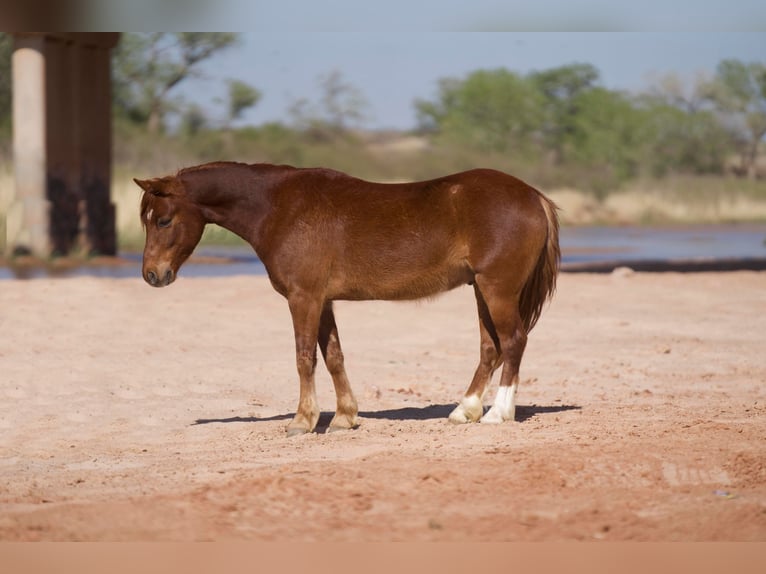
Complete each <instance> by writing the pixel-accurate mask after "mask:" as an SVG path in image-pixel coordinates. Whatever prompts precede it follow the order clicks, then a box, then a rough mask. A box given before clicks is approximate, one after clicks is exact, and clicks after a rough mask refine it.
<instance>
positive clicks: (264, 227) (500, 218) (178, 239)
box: [135, 162, 561, 435]
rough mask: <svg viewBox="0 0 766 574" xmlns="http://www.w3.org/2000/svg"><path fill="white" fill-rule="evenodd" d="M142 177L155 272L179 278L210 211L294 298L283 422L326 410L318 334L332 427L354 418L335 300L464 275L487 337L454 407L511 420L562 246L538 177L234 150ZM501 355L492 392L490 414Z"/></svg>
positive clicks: (147, 258)
mask: <svg viewBox="0 0 766 574" xmlns="http://www.w3.org/2000/svg"><path fill="white" fill-rule="evenodd" d="M135 182H136V183H137V184H138V185H139V186H140V187H141V188H142V189H143V190H144V192H145V193H144V195H143V198H142V200H141V220H142V222H143V224H144V226H145V228H146V246H145V249H144V259H143V276H144V279H145V280H146V282H147V283H149V284H150V285H153V286H154V287H164V286H166V285H169V284H170V283H172V282H173V281H174V280H175V278H176V274H177V273H178V269H179V267H181V264H182V263H183V262H184V261H185V260H186V259H187V258H188V257H189V255H190V254H191V253H192V251H193V250H194V248H195V247H196V245H197V243H198V242H199V240H200V237H201V236H202V231H203V229H204V227H205V225H206V224H208V223H215V224H218V225H220V226H222V227H225V228H226V229H228V230H230V231H232V232H234V233H236V234H237V235H239V236H240V237H242V238H243V239H244V240H245V241H247V242H248V243H250V245H252V247H253V249H255V252H256V254H257V255H258V257H259V258H260V260H261V261H262V262H263V264H264V266H265V267H266V271H267V272H268V276H269V279H270V280H271V284H272V285H273V286H274V289H276V290H277V291H278V292H279V293H281V294H282V295H283V296H284V297H285V298H287V303H288V305H289V307H290V313H291V315H292V319H293V328H294V330H295V350H296V359H297V366H298V375H299V377H300V399H299V401H298V409H297V412H296V414H295V417H294V418H293V420H292V421H291V422H290V424H289V425H288V427H287V432H288V434H289V435H294V434H301V433H306V432H311V431H312V430H313V429H314V427H315V426H316V424H317V421H318V419H319V407H318V405H317V401H316V393H315V390H314V370H315V366H316V347H317V343H319V348H320V350H321V352H322V356H323V357H324V361H325V364H326V365H327V369H328V371H329V372H330V375H331V376H332V380H333V384H334V386H335V393H336V396H337V408H336V411H335V416H334V418H333V419H332V421H331V423H330V428H329V430H338V429H349V428H354V427H355V426H356V425H357V403H356V399H355V398H354V395H353V393H352V392H351V388H350V386H349V382H348V378H347V377H346V371H345V368H344V366H343V353H342V352H341V347H340V340H339V338H338V329H337V327H336V325H335V316H334V314H333V306H332V302H333V301H334V300H370V299H388V300H406V299H418V298H421V297H428V296H431V295H435V294H436V293H439V292H442V291H446V290H449V289H453V288H455V287H457V286H459V285H465V284H468V285H473V288H474V293H475V295H476V303H477V305H478V310H479V331H480V334H481V347H480V349H481V351H480V359H479V366H478V367H477V368H476V373H475V374H474V376H473V380H472V381H471V384H470V386H469V387H468V390H467V391H466V393H465V396H464V397H463V399H462V401H461V402H460V403H459V404H458V405H457V407H456V408H455V410H454V411H453V412H452V413H451V414H450V416H449V419H450V420H451V421H452V422H455V423H465V422H471V421H478V420H479V419H481V422H488V423H499V422H502V421H505V420H513V418H514V412H515V395H516V388H517V386H518V380H519V379H518V374H519V364H520V363H521V356H522V354H523V353H524V348H525V346H526V342H527V333H529V331H530V330H531V329H532V327H533V326H534V325H535V323H536V322H537V319H538V317H539V316H540V312H541V310H542V307H543V305H544V303H545V302H546V300H547V299H548V298H549V297H550V296H552V294H553V292H554V290H555V285H556V276H557V273H558V267H559V261H560V257H561V255H560V250H559V242H558V229H559V226H558V218H557V216H556V206H555V205H554V204H553V203H552V202H551V201H550V200H549V199H547V198H546V197H545V196H544V195H543V194H542V193H540V192H539V191H537V190H536V189H534V188H533V187H531V186H529V185H527V184H526V183H524V182H523V181H521V180H519V179H516V178H515V177H512V176H510V175H507V174H505V173H502V172H498V171H493V170H486V169H477V170H471V171H466V172H463V173H458V174H454V175H448V176H446V177H441V178H439V179H433V180H430V181H420V182H415V183H397V184H380V183H371V182H367V181H363V180H360V179H356V178H354V177H351V176H348V175H345V174H343V173H339V172H337V171H332V170H329V169H297V168H293V167H289V166H275V165H266V164H255V165H246V164H240V163H231V162H216V163H209V164H205V165H200V166H196V167H190V168H186V169H182V170H181V171H179V172H178V173H177V174H176V175H174V176H167V177H162V178H157V179H149V180H143V181H139V180H135ZM500 365H503V370H502V375H501V378H500V384H499V388H498V391H497V396H496V398H495V401H494V403H493V405H492V407H491V408H490V409H489V410H488V411H487V413H486V414H483V403H482V398H483V396H484V392H485V391H486V389H487V386H488V383H489V381H490V378H491V376H492V373H493V372H494V371H495V370H496V369H497V368H498V367H499V366H500ZM482 415H483V416H482Z"/></svg>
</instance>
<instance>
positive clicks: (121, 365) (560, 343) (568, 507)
mask: <svg viewBox="0 0 766 574" xmlns="http://www.w3.org/2000/svg"><path fill="white" fill-rule="evenodd" d="M336 315H337V318H338V324H339V329H340V334H341V339H342V342H343V346H344V350H345V354H346V364H347V369H348V372H349V376H350V378H351V381H352V385H353V386H354V390H355V392H356V395H357V398H358V399H359V403H360V409H361V411H362V424H361V426H360V427H359V428H358V429H357V430H354V431H348V432H340V433H330V434H325V433H324V429H325V428H326V425H327V424H328V422H329V419H330V413H329V411H330V410H331V409H332V407H333V405H334V397H333V394H332V385H331V383H330V380H329V377H328V376H327V375H326V373H325V372H324V370H323V365H321V363H320V366H319V369H318V379H317V387H318V393H319V399H320V404H321V405H322V407H323V409H324V410H325V411H326V413H325V414H324V415H323V416H322V419H321V420H320V428H319V432H317V433H313V434H310V435H306V436H303V437H297V438H287V437H286V436H285V432H284V429H285V426H286V424H287V422H288V420H289V418H290V417H291V416H292V412H293V409H294V408H295V404H296V402H297V396H298V388H297V377H296V375H295V373H294V358H293V342H292V329H291V326H290V319H289V315H288V311H287V306H286V304H285V302H284V300H282V299H281V297H280V296H279V295H277V294H276V293H274V292H273V291H272V289H271V287H270V285H269V283H268V280H267V279H266V278H264V277H234V278H213V279H210V278H206V279H189V278H183V277H181V278H180V279H179V281H177V282H176V283H175V284H174V285H173V286H171V287H169V288H167V289H151V288H149V287H148V286H146V285H145V284H143V282H142V281H140V280H138V279H136V280H132V279H131V280H118V279H99V278H76V279H41V280H34V281H27V282H25V281H3V282H0V338H2V345H1V346H0V399H1V400H0V539H2V540H40V539H42V540H208V539H214V540H225V539H249V540H287V539H290V540H319V541H328V540H368V541H378V540H382V541H388V540H407V541H430V540H460V541H485V540H488V541H501V540H593V539H600V540H762V541H763V540H766V440H764V437H766V386H765V385H766V346H765V345H764V339H765V337H766V273H763V272H761V273H757V272H736V273H718V274H716V273H707V274H706V273H702V274H686V275H681V274H673V273H667V274H649V273H627V272H621V271H619V270H618V271H617V272H615V273H613V274H611V275H587V274H584V275H571V274H564V275H562V276H561V278H560V281H559V290H558V293H557V295H556V297H555V299H554V302H553V303H552V305H551V306H550V307H549V308H548V309H547V310H546V312H545V313H544V314H543V317H542V318H541V320H540V323H539V324H538V326H537V327H536V329H535V330H534V331H533V333H532V335H531V337H530V341H529V344H528V347H527V353H526V355H525V358H524V362H523V363H522V385H521V387H520V390H519V396H518V400H519V404H520V406H519V408H518V409H517V416H516V421H515V422H513V423H507V424H504V425H499V426H490V425H481V424H473V425H465V426H453V425H451V424H450V423H448V421H447V420H446V418H445V417H446V416H447V415H448V413H449V412H450V410H451V409H452V407H453V405H454V404H455V403H456V402H457V401H458V400H459V398H460V396H461V394H462V392H463V391H464V390H465V388H466V387H467V384H468V381H469V380H470V377H471V375H472V373H473V369H474V367H475V363H476V361H477V352H478V328H477V320H476V312H475V308H474V301H473V294H472V292H471V290H470V288H462V289H459V290H457V291H454V292H452V293H449V294H446V295H444V296H442V297H440V298H438V299H436V300H435V301H429V302H423V303H388V302H368V303H338V304H336ZM493 395H494V387H493V389H492V391H491V395H490V396H489V397H488V398H487V402H490V401H491V396H493Z"/></svg>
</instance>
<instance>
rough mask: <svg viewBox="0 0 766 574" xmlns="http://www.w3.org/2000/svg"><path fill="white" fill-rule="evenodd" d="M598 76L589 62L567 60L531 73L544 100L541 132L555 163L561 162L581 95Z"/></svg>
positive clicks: (571, 131) (577, 112)
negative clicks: (554, 66) (557, 65)
mask: <svg viewBox="0 0 766 574" xmlns="http://www.w3.org/2000/svg"><path fill="white" fill-rule="evenodd" d="M598 77H599V73H598V70H597V69H596V68H595V67H593V66H592V65H590V64H570V65H567V66H561V67H558V68H553V69H550V70H545V71H542V72H535V73H533V74H531V76H530V80H531V81H532V82H533V84H534V85H535V86H536V87H537V89H538V90H540V92H541V93H542V95H543V98H544V100H545V106H544V109H545V115H544V120H543V124H542V135H543V138H544V142H545V146H546V148H547V149H548V150H550V151H551V152H552V156H553V162H554V163H555V164H561V163H564V160H565V150H566V148H567V146H568V144H570V143H571V139H572V137H573V136H574V132H575V129H576V126H575V124H576V123H577V118H578V115H579V113H580V107H579V104H580V103H581V96H582V95H583V94H587V93H588V92H589V91H592V90H594V88H595V85H596V82H597V81H598ZM604 96H605V94H604V92H601V93H600V95H599V97H600V98H602V99H603V97H604Z"/></svg>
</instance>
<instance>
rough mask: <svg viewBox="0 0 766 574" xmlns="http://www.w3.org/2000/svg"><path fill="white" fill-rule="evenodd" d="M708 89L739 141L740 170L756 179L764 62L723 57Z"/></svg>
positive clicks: (764, 115)
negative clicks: (745, 61)
mask: <svg viewBox="0 0 766 574" xmlns="http://www.w3.org/2000/svg"><path fill="white" fill-rule="evenodd" d="M709 90H710V92H709V93H710V99H711V101H712V102H714V103H715V105H716V107H717V108H718V110H719V112H720V113H721V114H722V115H723V116H724V118H725V121H726V122H727V123H728V125H729V128H730V129H731V131H732V133H733V134H734V135H735V138H736V140H737V142H738V143H739V146H740V150H741V153H740V157H741V162H742V170H743V172H744V173H745V174H747V176H748V177H749V178H751V179H753V178H755V176H756V160H757V159H758V148H759V146H760V143H761V140H763V138H764V135H766V65H764V64H762V63H760V62H752V63H750V64H745V63H743V62H740V61H738V60H724V61H722V62H721V63H720V64H718V68H717V70H716V75H715V78H714V79H713V81H712V82H711V84H710V86H709Z"/></svg>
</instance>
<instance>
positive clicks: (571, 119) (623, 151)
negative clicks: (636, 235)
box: [557, 87, 647, 186]
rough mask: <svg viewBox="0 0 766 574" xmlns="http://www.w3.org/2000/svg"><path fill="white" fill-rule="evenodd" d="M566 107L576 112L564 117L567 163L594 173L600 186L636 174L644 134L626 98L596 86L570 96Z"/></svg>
mask: <svg viewBox="0 0 766 574" xmlns="http://www.w3.org/2000/svg"><path fill="white" fill-rule="evenodd" d="M569 105H570V106H571V109H576V110H577V113H572V114H571V115H568V116H567V118H566V121H567V124H566V130H567V131H566V133H565V136H566V140H565V142H564V143H566V144H567V148H566V149H567V156H568V157H567V159H568V161H569V162H570V163H576V164H580V165H582V166H583V167H586V168H588V169H589V170H594V171H597V172H598V173H599V174H600V175H599V177H598V178H597V179H598V180H599V181H598V183H599V185H601V186H615V185H617V184H619V183H620V182H622V181H625V180H626V179H628V178H630V177H633V176H635V175H637V174H638V172H639V169H640V164H641V155H642V154H641V151H642V149H643V147H644V144H645V141H646V138H647V133H646V130H645V117H644V114H643V113H642V111H641V110H639V109H638V108H637V107H636V106H635V105H634V104H633V102H632V101H631V100H630V98H628V97H627V96H625V95H624V94H621V93H620V92H616V91H612V90H607V89H606V88H601V87H597V88H592V89H588V90H583V91H582V92H580V93H578V94H577V95H575V96H573V97H572V98H571V101H570V102H569ZM557 145H560V144H558V143H557Z"/></svg>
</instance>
